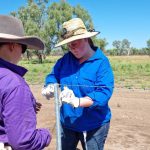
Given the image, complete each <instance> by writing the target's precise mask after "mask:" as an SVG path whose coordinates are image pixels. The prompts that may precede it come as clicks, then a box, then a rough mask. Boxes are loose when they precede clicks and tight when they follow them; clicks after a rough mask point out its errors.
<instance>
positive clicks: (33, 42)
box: [0, 33, 44, 50]
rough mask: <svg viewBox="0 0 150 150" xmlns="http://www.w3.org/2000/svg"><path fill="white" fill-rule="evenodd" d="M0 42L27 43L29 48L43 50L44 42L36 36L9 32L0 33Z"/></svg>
mask: <svg viewBox="0 0 150 150" xmlns="http://www.w3.org/2000/svg"><path fill="white" fill-rule="evenodd" d="M0 42H16V43H20V44H24V45H27V48H29V49H35V50H44V43H43V42H42V40H41V39H40V38H38V37H36V36H23V37H19V36H14V35H11V34H4V33H0Z"/></svg>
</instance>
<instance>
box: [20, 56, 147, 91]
mask: <svg viewBox="0 0 150 150" xmlns="http://www.w3.org/2000/svg"><path fill="white" fill-rule="evenodd" d="M58 58H60V57H58V56H49V57H47V58H46V59H45V60H44V63H43V64H38V63H37V61H36V59H33V60H31V61H27V60H26V59H23V60H22V61H21V62H20V64H19V65H22V66H24V67H25V68H27V69H28V70H29V71H28V73H27V74H26V75H25V79H26V80H27V82H28V83H29V84H43V85H44V78H45V76H46V75H47V74H48V73H49V72H50V71H51V69H52V67H53V65H54V64H55V62H56V61H57V59H58ZM109 59H110V63H111V65H112V68H113V71H114V75H115V86H116V87H125V88H145V89H150V57H149V56H112V57H109Z"/></svg>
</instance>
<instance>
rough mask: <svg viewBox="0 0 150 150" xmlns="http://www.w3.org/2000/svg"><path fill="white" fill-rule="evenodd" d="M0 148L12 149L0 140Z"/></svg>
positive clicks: (2, 149) (1, 149)
mask: <svg viewBox="0 0 150 150" xmlns="http://www.w3.org/2000/svg"><path fill="white" fill-rule="evenodd" d="M0 150H12V148H11V147H10V146H5V145H4V143H2V142H0Z"/></svg>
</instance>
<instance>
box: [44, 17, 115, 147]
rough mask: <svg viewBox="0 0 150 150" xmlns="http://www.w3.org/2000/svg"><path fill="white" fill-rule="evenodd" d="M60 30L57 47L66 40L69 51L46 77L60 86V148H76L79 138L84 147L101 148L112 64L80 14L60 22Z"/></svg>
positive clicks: (106, 126) (106, 124) (106, 125)
mask: <svg viewBox="0 0 150 150" xmlns="http://www.w3.org/2000/svg"><path fill="white" fill-rule="evenodd" d="M63 31H64V33H63V35H62V38H63V41H61V42H60V43H58V44H57V45H56V47H58V46H61V45H63V44H67V46H68V48H69V52H68V53H66V54H65V55H64V56H63V57H62V58H60V59H59V60H58V61H57V63H56V64H55V66H54V67H53V70H52V72H51V73H50V74H48V75H47V77H46V86H47V88H49V87H50V86H51V85H52V84H53V83H59V84H60V88H61V93H60V100H61V101H62V102H63V103H62V106H61V108H60V113H61V114H60V117H61V125H62V134H61V136H62V137H61V139H62V150H76V147H77V144H78V142H79V141H81V144H82V147H83V149H84V150H86V149H88V150H102V149H103V148H104V143H105V140H106V137H107V134H108V130H109V124H110V119H111V111H110V108H109V106H108V101H109V99H110V98H111V96H112V93H113V87H114V76H113V72H112V68H111V66H110V63H109V60H108V58H107V57H106V56H105V55H104V54H103V52H102V51H101V50H100V49H99V48H97V47H95V46H94V45H93V42H92V40H91V37H92V36H95V35H97V34H98V33H99V32H95V31H87V29H86V27H85V25H84V23H83V22H82V20H81V19H80V18H74V19H71V20H69V21H67V22H65V23H63ZM50 93H51V92H50ZM50 93H48V92H47V93H45V95H48V94H50Z"/></svg>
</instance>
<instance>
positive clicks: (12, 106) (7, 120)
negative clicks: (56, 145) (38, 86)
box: [0, 59, 51, 150]
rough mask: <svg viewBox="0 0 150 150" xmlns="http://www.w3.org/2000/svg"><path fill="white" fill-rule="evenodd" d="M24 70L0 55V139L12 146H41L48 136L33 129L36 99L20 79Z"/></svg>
mask: <svg viewBox="0 0 150 150" xmlns="http://www.w3.org/2000/svg"><path fill="white" fill-rule="evenodd" d="M26 72H27V70H26V69H25V68H23V67H21V66H17V65H14V64H11V63H9V62H6V61H4V60H3V59H0V142H4V143H9V144H10V145H11V146H12V148H13V149H14V150H42V149H43V148H44V147H46V146H47V145H48V144H49V143H50V140H51V136H50V133H49V131H48V130H47V129H36V124H37V122H36V112H35V104H36V100H35V98H34V96H33V95H32V92H31V90H30V88H29V86H28V85H27V83H26V82H25V80H24V79H23V76H24V74H25V73H26Z"/></svg>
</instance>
